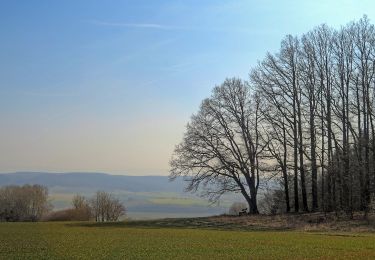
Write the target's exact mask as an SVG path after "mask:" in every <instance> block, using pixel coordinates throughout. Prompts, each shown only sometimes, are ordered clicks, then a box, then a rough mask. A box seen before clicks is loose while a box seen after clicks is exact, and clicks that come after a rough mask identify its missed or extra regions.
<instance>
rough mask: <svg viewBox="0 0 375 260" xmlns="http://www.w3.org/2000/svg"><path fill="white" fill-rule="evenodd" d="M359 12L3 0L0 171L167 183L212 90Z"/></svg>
mask: <svg viewBox="0 0 375 260" xmlns="http://www.w3.org/2000/svg"><path fill="white" fill-rule="evenodd" d="M332 10H334V15H332V12H333V11H332ZM363 14H367V15H368V17H369V19H370V20H371V21H374V20H375V5H374V4H372V1H204V2H202V1H111V4H110V5H109V4H108V3H107V2H105V1H58V2H54V4H53V5H50V1H1V4H0V34H1V41H0V117H1V131H0V143H1V145H0V172H11V171H24V170H27V171H56V172H66V171H95V172H106V173H111V174H128V175H166V174H168V168H169V166H168V162H169V160H170V157H171V154H172V152H173V149H174V146H175V145H176V144H177V143H178V142H179V141H180V140H181V138H182V135H183V132H184V129H185V125H186V123H187V122H188V121H189V118H190V116H191V114H192V113H194V112H196V111H197V109H198V107H199V104H200V102H201V100H202V99H203V98H205V97H207V96H208V95H209V93H210V92H211V89H212V88H213V87H214V86H215V85H216V84H219V83H220V82H222V81H223V80H224V79H225V77H227V76H238V77H241V78H244V79H247V78H248V73H249V69H250V68H251V67H252V66H253V65H255V64H256V62H257V60H259V59H261V58H262V57H264V56H265V54H266V52H267V51H269V52H274V51H276V50H277V49H278V48H279V46H280V41H281V39H282V38H283V37H284V36H285V35H286V34H293V35H298V34H301V33H304V32H306V31H308V30H310V29H311V28H314V27H315V26H317V25H319V24H322V23H327V24H329V25H330V26H333V27H334V28H339V27H340V26H341V25H345V24H346V23H348V22H349V21H352V20H355V19H359V18H360V17H362V15H363ZM218 18H219V19H218Z"/></svg>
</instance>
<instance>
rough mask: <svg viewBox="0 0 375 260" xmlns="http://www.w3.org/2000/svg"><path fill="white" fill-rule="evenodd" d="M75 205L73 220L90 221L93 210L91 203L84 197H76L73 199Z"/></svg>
mask: <svg viewBox="0 0 375 260" xmlns="http://www.w3.org/2000/svg"><path fill="white" fill-rule="evenodd" d="M72 205H73V215H74V216H73V218H74V219H75V220H81V221H85V220H90V218H91V215H92V209H91V206H90V203H89V201H88V200H87V199H86V198H85V197H84V196H82V195H79V194H77V195H75V196H74V197H73V199H72Z"/></svg>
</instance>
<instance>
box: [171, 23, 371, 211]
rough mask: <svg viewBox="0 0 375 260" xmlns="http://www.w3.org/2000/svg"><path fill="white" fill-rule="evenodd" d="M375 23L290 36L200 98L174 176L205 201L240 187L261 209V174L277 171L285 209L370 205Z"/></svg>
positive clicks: (178, 151)
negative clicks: (245, 72) (245, 76)
mask: <svg viewBox="0 0 375 260" xmlns="http://www.w3.org/2000/svg"><path fill="white" fill-rule="evenodd" d="M374 95H375V29H374V26H373V25H372V24H371V23H370V22H369V20H368V19H367V17H366V16H365V17H363V18H362V19H360V20H359V21H357V22H351V23H349V24H348V25H346V26H344V27H341V28H340V29H338V30H335V29H332V28H329V27H328V26H326V25H321V26H319V27H317V28H315V29H313V30H312V31H310V32H308V33H306V34H304V35H302V37H293V36H290V35H289V36H287V37H285V39H284V40H283V41H282V43H281V48H280V50H279V51H278V52H277V53H275V54H267V55H266V57H265V58H264V60H262V61H260V62H259V63H258V66H256V67H255V68H253V69H252V70H251V72H250V80H249V81H248V82H244V81H242V80H240V79H227V80H226V81H225V82H224V83H223V84H222V85H220V86H217V87H215V88H214V90H213V94H212V96H211V97H210V98H208V99H206V100H204V101H203V102H202V105H201V107H200V110H199V112H198V113H197V114H195V115H193V116H192V119H191V122H190V123H189V124H188V125H187V131H186V133H185V135H184V138H183V141H182V142H181V143H180V144H179V145H178V146H177V147H176V149H175V153H174V155H173V157H172V160H171V167H172V168H171V178H172V179H173V178H175V177H177V176H185V177H186V179H187V181H188V184H189V185H188V187H187V190H190V191H197V190H198V188H199V187H201V186H204V189H203V190H205V193H204V194H203V195H208V196H209V198H210V199H213V200H216V199H218V198H219V197H220V196H221V195H222V194H224V193H226V192H240V193H242V195H243V196H244V198H245V200H246V201H247V203H248V205H249V208H250V213H258V207H257V193H258V188H259V185H260V182H261V183H262V182H265V181H266V180H267V179H269V178H270V177H273V176H275V177H278V179H279V180H280V184H281V188H282V191H283V199H282V203H283V208H284V211H285V212H290V211H292V210H293V211H295V212H299V211H301V210H302V211H305V212H307V211H317V210H324V211H345V212H347V213H350V212H353V210H363V211H365V212H367V211H368V210H369V205H370V203H371V197H372V195H373V194H374V192H375V189H374V186H375V163H374V162H375V121H374V120H375V118H374V116H375V115H374V109H375V99H374V98H375V97H374Z"/></svg>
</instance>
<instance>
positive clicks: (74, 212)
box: [46, 191, 126, 222]
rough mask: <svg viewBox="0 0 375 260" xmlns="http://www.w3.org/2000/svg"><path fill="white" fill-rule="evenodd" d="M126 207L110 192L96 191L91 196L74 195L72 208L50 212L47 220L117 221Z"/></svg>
mask: <svg viewBox="0 0 375 260" xmlns="http://www.w3.org/2000/svg"><path fill="white" fill-rule="evenodd" d="M125 213H126V208H125V206H124V205H123V203H121V201H120V200H119V199H117V198H116V197H115V196H113V195H112V194H111V193H108V192H105V191H97V192H96V193H95V194H94V195H93V196H92V197H90V198H86V197H85V196H82V195H79V194H77V195H75V196H74V197H73V199H72V208H68V209H63V210H59V211H55V212H52V213H51V214H50V215H49V216H48V217H47V218H46V220H48V221H89V220H95V221H96V222H108V221H118V220H119V219H120V217H122V216H124V215H125Z"/></svg>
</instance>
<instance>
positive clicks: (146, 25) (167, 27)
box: [89, 20, 189, 30]
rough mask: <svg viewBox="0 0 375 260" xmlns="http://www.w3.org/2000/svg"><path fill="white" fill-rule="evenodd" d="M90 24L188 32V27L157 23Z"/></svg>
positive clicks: (93, 21)
mask: <svg viewBox="0 0 375 260" xmlns="http://www.w3.org/2000/svg"><path fill="white" fill-rule="evenodd" d="M89 23H92V24H96V25H101V26H110V27H124V28H140V29H154V30H188V29H189V28H187V27H182V26H170V25H164V24H157V23H113V22H106V21H97V20H92V21H89Z"/></svg>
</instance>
